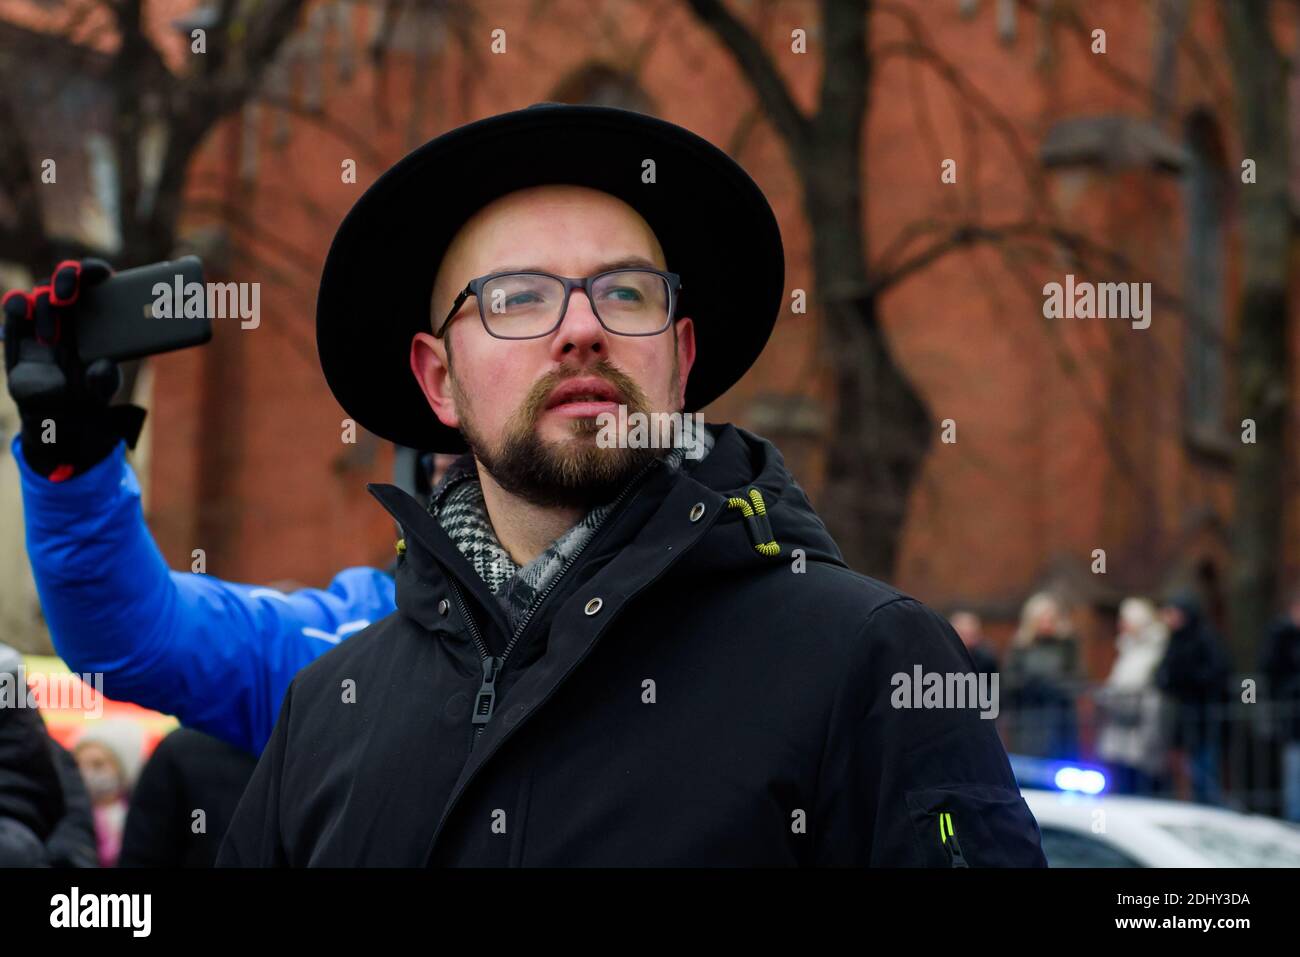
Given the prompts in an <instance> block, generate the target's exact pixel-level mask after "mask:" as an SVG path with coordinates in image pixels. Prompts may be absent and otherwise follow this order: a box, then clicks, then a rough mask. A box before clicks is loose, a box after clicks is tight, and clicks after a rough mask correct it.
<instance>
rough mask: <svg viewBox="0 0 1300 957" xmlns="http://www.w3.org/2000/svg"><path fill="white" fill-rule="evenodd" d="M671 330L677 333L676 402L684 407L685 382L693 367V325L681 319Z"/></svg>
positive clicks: (685, 319)
mask: <svg viewBox="0 0 1300 957" xmlns="http://www.w3.org/2000/svg"><path fill="white" fill-rule="evenodd" d="M673 328H674V329H675V330H676V333H677V335H676V339H677V377H678V380H677V402H678V404H679V405H680V406H682V407H685V405H686V380H687V379H689V378H690V375H691V366H693V365H695V323H694V322H692V321H691V320H690V319H688V318H685V317H683V318H681V319H678V320H677V324H676V325H675V326H674V327H673Z"/></svg>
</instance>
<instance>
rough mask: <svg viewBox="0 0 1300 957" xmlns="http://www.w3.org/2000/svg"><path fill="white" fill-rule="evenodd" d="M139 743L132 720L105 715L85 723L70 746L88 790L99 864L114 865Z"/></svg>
mask: <svg viewBox="0 0 1300 957" xmlns="http://www.w3.org/2000/svg"><path fill="white" fill-rule="evenodd" d="M143 743H144V733H143V732H142V731H141V729H140V726H139V725H138V724H136V723H135V722H134V721H128V720H125V719H121V718H108V719H104V720H102V721H97V722H95V723H94V724H91V725H89V726H88V727H87V728H86V730H85V731H83V732H82V733H81V736H80V737H79V738H78V739H77V745H76V747H75V748H73V755H74V756H75V757H76V759H77V766H78V767H79V768H80V769H81V778H82V780H83V781H85V782H86V790H87V791H88V792H90V799H91V802H92V807H93V812H94V816H95V840H96V843H97V845H98V848H99V863H100V866H101V867H113V866H114V865H116V864H117V858H118V854H119V853H120V852H121V849H122V831H123V829H124V827H125V826H126V811H127V808H128V806H129V804H130V796H131V786H132V784H134V782H135V777H136V775H137V774H138V773H139V770H140V755H141V751H142V747H143Z"/></svg>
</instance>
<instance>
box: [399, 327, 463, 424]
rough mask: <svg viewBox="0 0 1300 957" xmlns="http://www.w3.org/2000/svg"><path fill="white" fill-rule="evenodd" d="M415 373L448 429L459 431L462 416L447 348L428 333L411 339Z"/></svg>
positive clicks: (423, 390) (436, 412)
mask: <svg viewBox="0 0 1300 957" xmlns="http://www.w3.org/2000/svg"><path fill="white" fill-rule="evenodd" d="M411 373H412V374H413V375H414V376H415V381H416V382H418V383H419V384H420V391H421V392H423V393H424V397H425V398H426V399H427V400H428V402H429V408H431V409H433V414H434V415H436V416H437V417H438V421H439V422H441V423H442V424H443V425H445V426H447V427H448V428H452V429H459V428H460V416H459V414H458V412H457V409H456V397H455V394H454V390H453V389H452V387H451V368H450V366H448V365H447V355H446V352H445V346H444V344H443V343H441V342H439V341H438V340H437V339H435V338H434V337H433V336H432V335H430V334H429V333H427V332H417V333H416V334H415V336H414V338H412V339H411Z"/></svg>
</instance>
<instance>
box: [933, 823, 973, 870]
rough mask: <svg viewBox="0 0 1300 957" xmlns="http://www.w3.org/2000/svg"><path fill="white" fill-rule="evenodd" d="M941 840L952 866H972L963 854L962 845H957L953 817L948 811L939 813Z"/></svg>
mask: <svg viewBox="0 0 1300 957" xmlns="http://www.w3.org/2000/svg"><path fill="white" fill-rule="evenodd" d="M945 825H946V826H945ZM939 839H940V841H942V842H943V846H944V849H945V850H946V851H947V852H948V861H949V864H950V866H952V867H965V868H969V867H970V865H969V864H967V863H966V856H965V855H964V854H962V852H961V845H960V844H958V843H957V832H956V831H954V830H953V827H952V815H951V814H950V813H948V812H947V811H940V812H939Z"/></svg>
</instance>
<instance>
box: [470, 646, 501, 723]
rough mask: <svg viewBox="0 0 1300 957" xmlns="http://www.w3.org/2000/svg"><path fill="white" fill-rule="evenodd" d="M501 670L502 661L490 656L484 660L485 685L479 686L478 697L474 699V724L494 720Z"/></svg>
mask: <svg viewBox="0 0 1300 957" xmlns="http://www.w3.org/2000/svg"><path fill="white" fill-rule="evenodd" d="M500 670H501V659H500V658H496V657H493V656H490V655H489V656H488V657H487V658H484V659H483V683H482V684H481V685H479V688H478V696H477V697H476V698H475V699H474V717H473V719H472V723H473V724H487V723H488V721H489V720H491V718H492V709H493V708H495V707H496V703H497V672H499V671H500Z"/></svg>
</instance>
